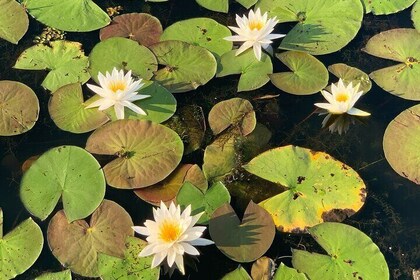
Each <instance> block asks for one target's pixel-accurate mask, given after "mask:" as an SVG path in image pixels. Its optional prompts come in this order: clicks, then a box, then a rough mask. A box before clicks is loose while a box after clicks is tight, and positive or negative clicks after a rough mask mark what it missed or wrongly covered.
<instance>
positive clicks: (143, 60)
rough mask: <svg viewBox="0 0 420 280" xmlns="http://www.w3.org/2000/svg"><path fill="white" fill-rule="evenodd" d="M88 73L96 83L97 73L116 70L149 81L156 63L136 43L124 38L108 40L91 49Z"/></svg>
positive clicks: (147, 50) (149, 52)
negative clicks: (129, 72) (124, 71)
mask: <svg viewBox="0 0 420 280" xmlns="http://www.w3.org/2000/svg"><path fill="white" fill-rule="evenodd" d="M89 61H90V66H89V73H90V74H91V75H92V79H93V80H95V82H97V83H98V73H99V72H101V73H102V74H104V75H105V72H109V73H111V71H112V69H113V68H114V67H115V68H117V69H118V70H121V69H123V70H126V71H128V70H131V71H132V74H133V75H134V76H138V77H139V78H142V79H145V80H149V79H150V78H151V77H152V76H153V72H154V71H156V70H157V61H156V57H155V56H154V55H153V53H152V52H151V51H150V50H149V49H148V48H146V47H144V46H141V45H139V44H138V43H137V42H135V41H133V40H130V39H126V38H119V37H115V38H109V39H107V40H105V41H102V42H100V43H98V44H96V46H95V47H94V48H93V50H92V51H91V53H90V54H89Z"/></svg>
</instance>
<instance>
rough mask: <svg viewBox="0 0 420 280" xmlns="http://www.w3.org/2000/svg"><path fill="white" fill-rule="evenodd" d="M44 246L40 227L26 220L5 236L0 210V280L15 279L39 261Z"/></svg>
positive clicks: (30, 220) (0, 211)
mask: <svg viewBox="0 0 420 280" xmlns="http://www.w3.org/2000/svg"><path fill="white" fill-rule="evenodd" d="M43 244H44V237H43V236H42V231H41V229H40V227H39V226H38V225H37V224H36V223H35V222H34V221H33V220H32V219H31V218H29V219H26V220H25V221H23V222H22V223H21V224H20V225H18V226H17V227H16V228H15V229H13V230H12V231H11V232H9V233H8V234H6V235H5V236H3V212H2V210H1V208H0V252H1V258H0V279H5V280H7V279H13V278H15V277H16V276H17V275H19V274H22V273H23V272H25V271H26V270H27V269H28V268H30V267H31V266H32V265H33V264H34V263H35V261H36V260H37V259H38V257H39V255H40V254H41V251H42V246H43Z"/></svg>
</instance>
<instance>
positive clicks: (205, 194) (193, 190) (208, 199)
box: [176, 182, 230, 224]
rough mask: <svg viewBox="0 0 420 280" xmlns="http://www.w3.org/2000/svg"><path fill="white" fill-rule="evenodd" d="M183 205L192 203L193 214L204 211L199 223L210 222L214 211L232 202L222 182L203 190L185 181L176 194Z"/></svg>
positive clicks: (177, 199)
mask: <svg viewBox="0 0 420 280" xmlns="http://www.w3.org/2000/svg"><path fill="white" fill-rule="evenodd" d="M176 202H177V204H179V205H181V206H182V207H187V206H188V205H191V213H192V215H196V214H198V213H201V212H204V213H203V215H201V217H200V219H199V220H198V222H197V223H199V224H208V223H209V220H210V218H211V216H212V215H213V213H214V211H215V210H216V209H217V208H219V207H220V206H222V205H223V204H225V203H230V194H229V191H228V190H227V189H226V187H225V185H223V183H222V182H217V183H215V184H213V185H212V186H211V187H210V188H209V189H208V190H206V191H203V190H201V189H199V188H198V187H196V186H194V184H191V183H190V182H185V183H184V184H183V185H182V187H181V188H180V189H179V192H178V194H177V196H176Z"/></svg>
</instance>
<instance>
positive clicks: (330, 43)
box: [255, 0, 364, 55]
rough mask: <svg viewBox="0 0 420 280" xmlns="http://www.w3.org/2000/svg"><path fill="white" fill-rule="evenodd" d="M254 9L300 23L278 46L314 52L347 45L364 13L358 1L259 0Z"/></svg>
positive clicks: (279, 18)
mask: <svg viewBox="0 0 420 280" xmlns="http://www.w3.org/2000/svg"><path fill="white" fill-rule="evenodd" d="M255 8H260V9H261V10H262V11H264V12H265V11H267V12H268V14H269V16H270V17H274V16H276V17H277V19H278V20H279V22H297V24H296V25H295V27H294V28H293V29H292V30H291V31H290V32H289V33H288V34H287V36H286V37H284V38H283V39H282V41H281V44H280V47H279V48H280V49H285V50H296V51H304V52H307V53H310V54H312V55H321V54H327V53H333V52H336V51H338V50H340V49H342V48H343V47H344V46H346V45H347V44H348V43H349V42H350V41H351V40H352V39H353V38H354V37H355V36H356V34H357V32H358V31H359V29H360V27H361V24H362V19H363V15H364V11H363V5H362V3H361V2H360V1H359V0H341V1H336V0H324V1H314V0H283V1H273V0H260V1H259V2H258V3H257V5H256V7H255ZM337 11H339V12H337Z"/></svg>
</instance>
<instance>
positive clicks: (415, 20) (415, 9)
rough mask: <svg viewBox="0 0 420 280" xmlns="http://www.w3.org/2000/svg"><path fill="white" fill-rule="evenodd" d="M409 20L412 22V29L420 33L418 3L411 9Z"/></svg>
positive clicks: (419, 9)
mask: <svg viewBox="0 0 420 280" xmlns="http://www.w3.org/2000/svg"><path fill="white" fill-rule="evenodd" d="M411 20H412V21H413V24H414V27H415V28H416V29H417V30H418V31H420V2H419V1H417V2H416V3H415V4H414V6H413V9H412V10H411Z"/></svg>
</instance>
